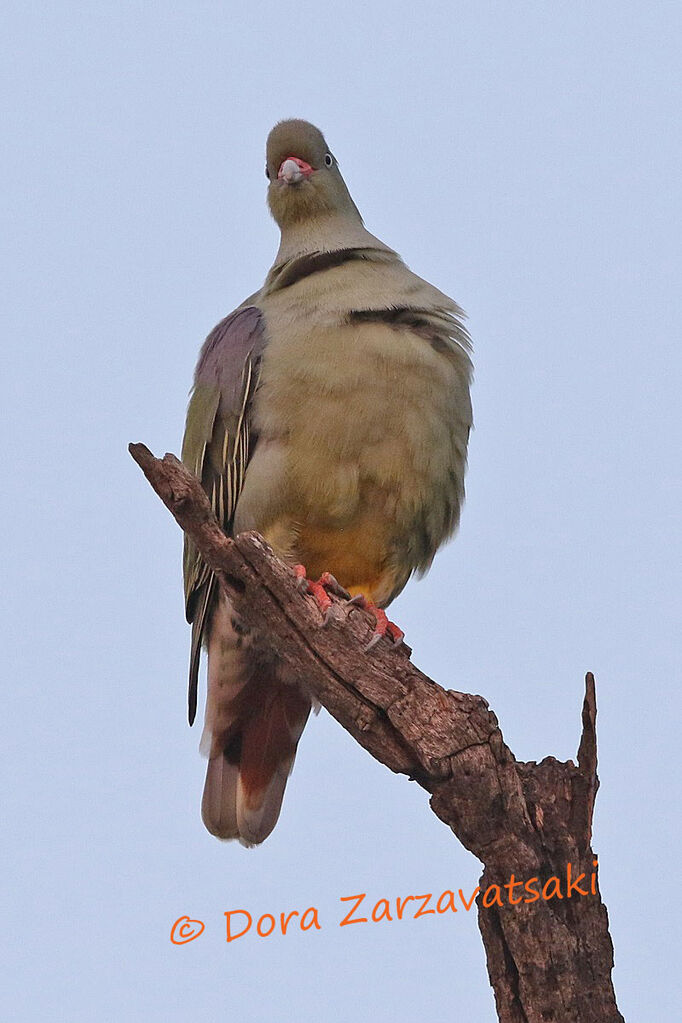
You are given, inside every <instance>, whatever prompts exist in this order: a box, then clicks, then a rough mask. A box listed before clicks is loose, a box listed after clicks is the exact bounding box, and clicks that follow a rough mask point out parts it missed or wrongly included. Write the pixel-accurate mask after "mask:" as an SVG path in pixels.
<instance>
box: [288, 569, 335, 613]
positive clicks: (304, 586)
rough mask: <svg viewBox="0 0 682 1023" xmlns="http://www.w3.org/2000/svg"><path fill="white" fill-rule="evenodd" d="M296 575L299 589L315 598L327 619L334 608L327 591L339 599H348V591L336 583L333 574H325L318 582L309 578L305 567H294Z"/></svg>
mask: <svg viewBox="0 0 682 1023" xmlns="http://www.w3.org/2000/svg"><path fill="white" fill-rule="evenodd" d="M294 574H295V575H296V578H297V580H298V583H297V585H298V587H299V589H300V590H302V592H303V593H309V594H310V595H311V597H314V598H315V600H316V601H317V605H318V607H319V609H320V611H322V613H323V614H324V615H325V618H326V615H327V612H328V611H329V609H330V607H331V606H332V602H331V600H330V599H329V594H328V593H327V590H329V591H331V593H334V594H336V596H337V597H344V598H345V599H346V600H347V599H348V596H349V594H348V591H347V590H344V588H343V586H341V585H340V584H339V583H338V582H337V581H336V579H335V578H334V576H333V575H332V574H331V572H323V573H322V575H321V576H320V578H319V579H318V580H317V582H315V581H314V580H313V579H309V578H308V576H307V574H306V570H305V565H294Z"/></svg>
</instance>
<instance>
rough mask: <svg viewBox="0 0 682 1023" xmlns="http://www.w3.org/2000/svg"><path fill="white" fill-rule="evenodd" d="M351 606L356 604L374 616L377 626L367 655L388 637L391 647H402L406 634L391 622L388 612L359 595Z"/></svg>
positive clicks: (367, 648) (367, 649)
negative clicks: (380, 641)
mask: <svg viewBox="0 0 682 1023" xmlns="http://www.w3.org/2000/svg"><path fill="white" fill-rule="evenodd" d="M350 603H351V604H355V605H356V607H362V608H364V609H365V610H366V611H369V612H370V613H371V614H373V615H374V619H375V621H376V625H375V627H374V633H373V634H372V638H371V639H370V641H369V643H368V644H367V646H366V647H365V653H366V654H368V653H369V652H370V651H371V650H374V647H375V646H376V645H377V643H378V642H379V640H380V639H383V638H384V636H386V638H387V639H390V640H391V646H392V647H394V648H397V647H399V646H402V642H403V640H404V638H405V633H404V632H403V630H402V629H399V628H398V626H397V625H396V624H395V622H391V621H389V619H388V618H387V617H386V612H385V611H383V610H382V609H381V608H380V607H377V606H376V604H372V602H371V601H369V600H367V599H366V598H365V597H363V596H362V594H358V595H357V596H356V597H353V599H352V600H351V601H350Z"/></svg>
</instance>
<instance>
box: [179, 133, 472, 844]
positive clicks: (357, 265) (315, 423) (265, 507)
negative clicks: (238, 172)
mask: <svg viewBox="0 0 682 1023" xmlns="http://www.w3.org/2000/svg"><path fill="white" fill-rule="evenodd" d="M266 171H267V174H268V177H269V180H270V184H269V186H268V204H269V206H270V210H271V212H272V214H273V216H274V218H275V220H276V221H277V223H278V224H279V226H280V228H281V232H282V235H281V244H280V248H279V251H278V253H277V256H276V259H275V262H274V264H273V267H272V269H271V270H270V272H269V273H268V275H267V278H266V280H265V283H264V285H263V287H262V288H261V290H260V291H259V292H257V293H256V294H255V295H253V296H251V298H250V299H248V300H247V301H246V302H245V303H243V305H242V306H240V307H239V308H238V309H237V310H236V311H235V312H234V313H233V314H231V316H229V317H227V318H226V319H225V320H223V321H222V322H221V323H220V324H218V326H217V327H216V328H215V330H214V331H213V332H212V333H211V334H210V335H209V337H208V338H207V340H206V342H205V344H204V347H203V349H202V353H201V355H200V358H199V363H198V365H197V370H196V375H195V383H194V388H193V392H192V397H191V401H190V405H189V409H188V414H187V427H186V432H185V440H184V444H183V453H182V457H183V461H184V462H185V464H186V465H187V466H188V467H189V468H190V469H192V471H193V472H195V473H196V474H197V476H199V478H200V479H201V481H202V483H203V485H204V487H205V489H206V491H207V493H208V495H209V498H210V500H211V503H212V506H213V508H214V510H215V512H216V515H217V516H218V519H219V521H220V522H221V523H222V525H223V527H224V529H225V530H226V532H227V533H237V532H241V531H242V530H245V529H256V530H258V531H259V532H260V533H262V534H263V535H264V536H265V538H266V539H267V540H268V542H269V543H270V544H271V545H272V546H273V547H274V549H275V551H276V552H277V553H278V554H279V555H280V556H282V557H284V558H285V559H288V560H289V561H290V562H291V563H294V562H296V563H303V564H305V565H306V567H307V569H308V574H309V575H311V576H317V575H319V574H321V573H322V572H323V571H330V572H332V573H333V574H334V575H335V576H336V577H337V578H338V580H339V581H340V582H341V583H342V585H344V586H345V587H346V588H347V589H349V590H350V591H351V593H360V592H362V593H363V594H364V595H365V596H366V597H367V598H368V599H370V600H372V601H374V602H375V603H376V604H377V605H378V606H381V607H384V606H386V605H387V604H388V603H389V602H390V601H391V600H392V599H393V598H394V597H395V595H396V594H397V593H398V592H400V590H401V589H402V587H403V586H404V585H405V583H406V582H407V580H408V578H409V577H410V575H411V574H412V573H413V572H415V571H416V572H423V571H425V570H426V569H427V568H428V567H429V565H430V563H431V561H432V559H433V556H434V554H435V552H436V550H437V549H438V547H439V546H440V545H441V544H442V543H443V542H444V541H445V540H446V539H447V537H448V536H450V535H451V533H452V532H453V530H454V529H455V527H456V525H457V523H458V520H459V512H460V507H461V503H462V500H463V497H464V485H463V480H464V472H465V466H466V450H467V441H468V436H469V429H470V426H471V404H470V400H469V382H470V375H471V362H470V357H469V351H470V343H469V337H468V334H467V332H466V330H465V328H464V326H463V322H462V318H463V314H462V311H461V310H460V308H459V307H458V306H457V304H456V303H455V302H453V301H452V299H450V298H448V296H447V295H444V294H443V293H442V292H440V291H438V289H436V288H434V287H433V286H432V285H430V284H428V283H427V282H426V281H423V280H422V279H421V278H419V277H417V276H416V275H415V274H413V273H412V272H411V271H410V270H409V269H408V268H407V267H406V266H405V264H404V263H403V262H402V260H401V259H400V257H399V256H398V255H397V254H396V253H395V252H394V251H393V250H392V249H390V248H389V247H388V246H387V245H385V244H384V243H383V242H381V241H380V240H379V239H377V238H375V237H374V236H373V235H371V234H370V233H369V232H368V231H367V230H366V229H365V227H364V225H363V222H362V219H361V217H360V214H359V212H358V210H357V207H356V206H355V204H354V202H353V200H352V199H351V197H350V194H349V192H348V189H347V187H346V184H345V182H344V180H343V177H342V176H341V172H340V170H339V167H338V163H337V161H336V158H335V157H334V156H333V154H332V153H331V152H330V150H329V148H328V146H327V143H326V142H325V139H324V137H323V136H322V134H321V133H320V132H319V131H318V130H317V129H316V128H314V127H313V126H312V125H309V124H307V123H306V122H304V121H286V122H282V123H281V124H279V125H277V126H276V127H275V128H274V129H273V131H272V132H271V134H270V137H269V140H268V146H267V163H266ZM184 579H185V596H186V604H187V615H188V619H189V620H190V621H191V622H192V623H193V629H192V652H191V665H190V698H189V702H190V720H191V719H193V716H194V710H195V707H196V679H197V671H198V664H199V652H200V648H201V644H202V640H203V639H205V638H206V637H208V646H209V696H208V702H207V724H206V729H207V735H208V740H209V741H208V746H207V749H210V752H209V756H210V757H211V760H210V762H209V776H208V777H207V788H206V790H205V796H204V811H203V812H204V820H205V822H206V824H207V826H208V827H209V829H210V830H212V831H213V832H214V833H215V834H219V835H220V836H221V837H233V836H234V837H240V839H241V840H242V841H246V842H258V841H262V839H263V838H264V837H265V835H266V834H267V833H269V830H271V828H272V827H273V826H274V823H275V821H276V819H277V814H278V813H279V804H280V802H281V796H282V792H283V789H284V783H285V781H286V771H285V770H284V767H282V768H281V770H278V769H277V768H276V760H275V761H273V765H275V766H273V765H271V767H272V771H271V774H270V775H268V773H267V771H266V772H265V774H264V776H263V777H264V778H265V780H264V781H262V784H261V789H260V790H258V787H257V786H256V783H255V782H254V781H253V778H254V777H255V776H258V777H260V775H259V771H261V768H263V763H262V762H261V761H262V758H261V761H258V763H257V764H256V766H255V767H254V765H253V763H252V762H250V764H251V766H250V767H249V768H248V770H247V767H246V766H245V762H246V761H245V754H244V753H243V750H242V751H241V753H239V752H237V746H235V742H236V741H237V740H236V738H235V737H236V736H238V735H246V734H247V731H248V730H247V731H245V728H246V725H245V724H244V721H245V720H246V719H245V718H244V714H245V713H246V714H247V717H248V715H249V714H251V715H253V713H254V712H253V709H251V710H247V711H245V710H244V708H245V707H246V706H247V702H248V701H246V697H245V696H244V694H245V693H248V692H249V691H253V694H254V695H253V699H254V701H257V700H259V699H260V700H261V701H263V700H265V702H266V703H267V702H268V700H269V701H270V703H268V706H270V704H271V703H272V700H274V701H275V703H276V702H277V700H278V699H279V695H278V694H281V693H282V692H285V691H286V692H288V693H289V694H291V692H292V691H293V690H291V689H288V690H283V689H282V682H284V683H285V684H293V680H288V679H286V678H285V677H284V676H282V675H281V672H282V670H283V668H282V666H278V665H277V663H276V661H275V662H273V663H272V664H271V665H270V667H269V668H268V672H269V673H270V674H269V675H268V677H269V678H270V679H271V684H272V686H273V687H274V688H271V689H270V690H268V692H269V693H270V696H268V697H267V699H266V698H265V697H264V696H262V695H261V696H260V697H259V696H258V692H260V691H261V690H260V689H258V686H259V685H260V686H261V689H262V681H261V682H258V684H256V683H255V682H253V681H252V682H251V683H249V685H247V684H246V680H247V678H249V677H251V676H249V672H250V671H251V672H253V670H254V669H253V666H254V665H255V664H256V660H257V658H256V654H255V652H254V651H255V650H256V647H257V646H258V643H256V642H255V640H254V643H255V646H253V647H252V648H251V653H247V652H246V651H245V650H243V649H242V646H241V641H240V640H239V639H238V638H237V637H236V635H235V634H234V631H233V629H232V626H231V625H230V615H229V608H227V609H224V610H221V611H220V614H218V613H217V608H218V607H220V608H224V607H225V606H224V604H221V603H220V600H221V598H220V597H219V594H218V590H217V587H216V585H215V581H214V579H213V577H212V575H211V573H210V572H209V571H208V569H207V568H206V566H205V565H204V564H203V562H202V560H201V558H200V557H199V555H198V553H197V552H196V550H195V549H194V547H193V545H192V544H191V542H189V541H187V542H186V544H185V557H184ZM214 621H215V622H216V623H217V624H216V625H215V626H214V625H212V623H213V622H214ZM261 638H262V637H261ZM256 639H257V638H256ZM212 656H213V669H212V668H211V657H212ZM258 656H259V657H260V656H261V655H258ZM261 675H262V671H261ZM300 681H301V683H302V684H303V689H302V690H301V692H304V691H305V686H304V681H305V680H300ZM296 684H298V683H296ZM249 686H250V687H251V689H249ZM297 691H298V690H297ZM272 694H274V696H273V695H272ZM287 699H289V704H288V709H286V712H285V711H284V710H283V711H281V713H280V712H279V711H278V712H277V713H278V714H279V717H278V718H277V721H278V722H279V725H278V727H279V729H280V732H279V734H280V735H284V736H286V735H287V734H289V733H290V735H291V739H290V740H286V738H284V739H280V740H279V741H280V743H281V744H282V754H281V758H280V760H281V764H284V765H286V764H288V765H289V766H290V764H291V763H292V762H293V755H294V752H295V748H296V742H297V740H298V735H299V734H300V730H301V729H302V727H303V724H304V723H305V718H306V717H307V708H308V707H309V701H308V699H307V697H306V698H304V699H303V703H302V704H301V705H300V706H299V705H298V704H295V701H294V702H292V699H290V698H289V697H287ZM299 699H300V697H299ZM294 704H295V705H294ZM273 706H274V704H273ZM238 708H240V709H238ZM268 713H275V712H274V711H272V712H268ZM249 720H251V718H249ZM240 721H241V722H242V724H239V722H240ZM287 722H288V724H287ZM249 727H250V726H249ZM240 729H241V732H240ZM265 734H266V733H265V732H263V735H265ZM268 734H270V733H268ZM216 737H218V738H216ZM241 741H242V740H241V739H239V743H241ZM254 741H256V740H254ZM258 741H259V742H261V741H262V742H263V743H265V746H267V741H266V740H265V739H263V738H262V737H261V739H259V740H258ZM287 743H288V744H287ZM239 749H240V750H241V746H239ZM266 752H267V751H266ZM263 756H264V757H265V759H266V760H267V756H266V753H263ZM240 757H241V761H240ZM263 762H264V761H263ZM240 763H241V767H240V766H239V765H240ZM258 764H260V767H259V766H258ZM263 770H264V768H263ZM287 770H288V768H287ZM211 772H213V776H211ZM216 772H217V773H216ZM249 772H251V774H250V777H251V782H249V784H247V780H248V779H247V775H248V774H249ZM273 772H274V774H273ZM261 773H262V771H261ZM268 777H272V779H273V780H272V781H271V782H267V778H268ZM275 779H276V780H275ZM249 785H250V787H249ZM254 787H255V788H254ZM247 789H248V792H252V791H254V790H258V791H260V792H261V803H260V804H259V803H258V799H257V798H256V797H253V796H249V797H248V798H247V795H245V793H246V792H247ZM263 793H264V794H263ZM249 799H250V800H251V802H249ZM254 800H255V801H254Z"/></svg>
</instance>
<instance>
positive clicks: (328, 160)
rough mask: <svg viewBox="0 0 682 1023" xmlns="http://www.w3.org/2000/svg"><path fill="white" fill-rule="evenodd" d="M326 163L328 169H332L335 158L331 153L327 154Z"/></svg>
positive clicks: (325, 156)
mask: <svg viewBox="0 0 682 1023" xmlns="http://www.w3.org/2000/svg"><path fill="white" fill-rule="evenodd" d="M324 162H325V163H326V165H327V167H331V165H332V164H333V163H334V157H333V156H332V154H331V153H325V155H324Z"/></svg>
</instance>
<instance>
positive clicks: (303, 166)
mask: <svg viewBox="0 0 682 1023" xmlns="http://www.w3.org/2000/svg"><path fill="white" fill-rule="evenodd" d="M288 160H291V161H293V163H295V164H296V166H297V167H298V169H299V170H300V172H301V174H302V175H303V177H304V178H309V177H310V175H311V174H312V173H313V168H312V167H311V166H310V164H309V163H306V162H305V160H301V159H300V157H298V156H287V157H286V158H285V159H284V160H282V163H281V164H280V168H279V170H278V171H277V178H278V179H280V178H283V177H284V171H283V170H282V168H283V167H284V164H285V163H286V162H287V161H288Z"/></svg>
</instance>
